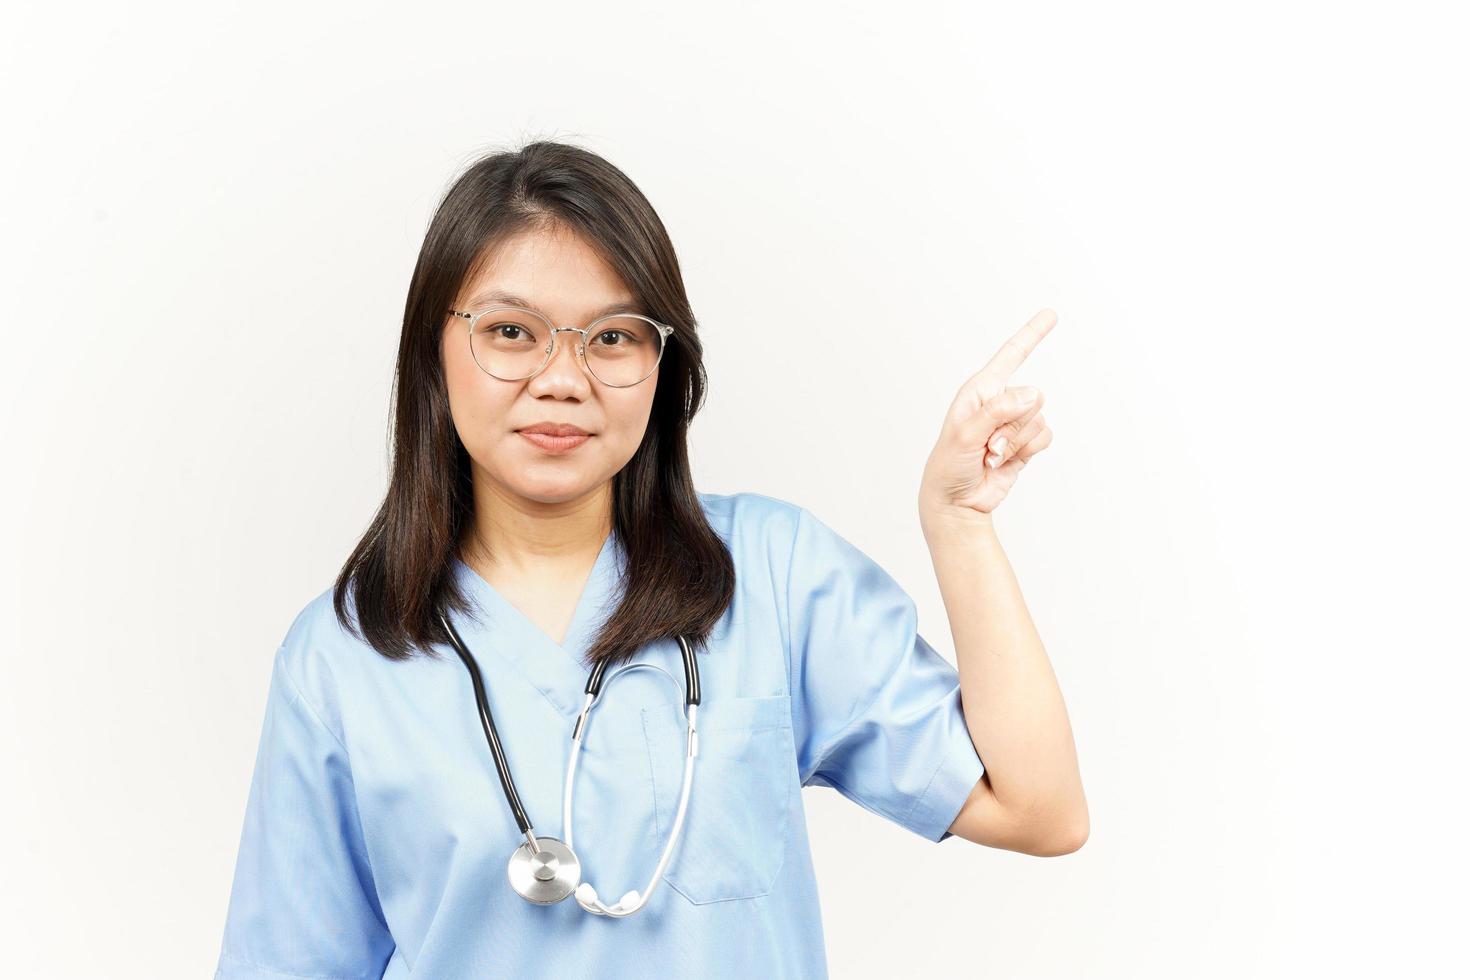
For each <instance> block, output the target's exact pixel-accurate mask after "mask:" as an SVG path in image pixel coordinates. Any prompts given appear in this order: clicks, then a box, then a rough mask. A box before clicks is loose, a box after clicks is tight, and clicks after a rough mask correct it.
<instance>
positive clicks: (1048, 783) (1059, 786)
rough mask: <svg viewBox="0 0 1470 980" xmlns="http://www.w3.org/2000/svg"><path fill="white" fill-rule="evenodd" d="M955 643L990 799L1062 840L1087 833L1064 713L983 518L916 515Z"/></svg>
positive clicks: (1057, 690)
mask: <svg viewBox="0 0 1470 980" xmlns="http://www.w3.org/2000/svg"><path fill="white" fill-rule="evenodd" d="M922 524H923V528H924V537H925V540H926V541H927V542H928V544H929V554H930V557H931V559H932V560H933V563H934V571H935V574H936V576H937V577H938V579H939V590H940V594H941V595H942V597H943V599H944V608H945V611H946V612H947V613H948V615H949V624H950V630H951V632H952V633H953V635H954V645H955V656H956V660H957V661H958V668H959V674H960V695H961V699H962V701H963V704H964V714H965V724H966V727H968V728H969V731H970V738H971V740H972V741H973V742H974V743H975V748H976V750H977V751H978V752H979V754H980V758H981V760H982V761H983V762H984V763H985V770H986V778H987V779H988V781H989V783H990V787H991V791H992V792H993V793H994V795H995V799H996V800H997V801H998V802H999V803H1000V805H1001V806H1003V807H1004V808H1005V809H1006V810H1007V811H1009V812H1011V813H1014V814H1016V815H1018V816H1022V817H1024V818H1025V819H1026V820H1028V821H1031V822H1035V823H1041V824H1047V825H1050V826H1053V827H1054V828H1055V829H1056V832H1057V833H1058V834H1062V835H1067V834H1069V833H1074V832H1075V831H1076V828H1077V827H1079V826H1081V827H1084V828H1085V826H1086V823H1087V803H1086V799H1085V797H1084V795H1083V791H1082V778H1081V774H1080V772H1079V771H1078V765H1077V750H1076V746H1075V745H1074V743H1073V738H1072V726H1071V723H1070V722H1069V721H1068V719H1067V709H1066V705H1065V704H1064V702H1063V700H1062V694H1061V689H1060V687H1059V686H1058V684H1057V679H1056V675H1055V674H1054V673H1053V671H1052V667H1051V662H1050V660H1049V659H1048V658H1047V655H1046V650H1045V648H1044V647H1043V646H1042V643H1041V637H1040V635H1038V633H1037V631H1036V626H1035V624H1034V623H1032V621H1031V614H1030V612H1029V611H1028V610H1027V608H1026V603H1025V600H1024V599H1023V597H1022V595H1021V588H1020V584H1019V583H1018V582H1017V581H1016V576H1015V573H1014V572H1013V571H1012V569H1011V565H1010V562H1009V561H1008V560H1007V559H1006V555H1005V551H1004V550H1003V549H1002V548H1001V544H1000V539H999V537H998V536H997V535H996V532H995V527H994V524H993V523H992V521H991V518H990V516H989V515H988V514H981V513H978V512H976V511H973V510H966V511H963V512H961V511H960V510H958V509H956V510H955V511H953V512H950V511H939V512H937V513H935V512H928V513H923V514H922Z"/></svg>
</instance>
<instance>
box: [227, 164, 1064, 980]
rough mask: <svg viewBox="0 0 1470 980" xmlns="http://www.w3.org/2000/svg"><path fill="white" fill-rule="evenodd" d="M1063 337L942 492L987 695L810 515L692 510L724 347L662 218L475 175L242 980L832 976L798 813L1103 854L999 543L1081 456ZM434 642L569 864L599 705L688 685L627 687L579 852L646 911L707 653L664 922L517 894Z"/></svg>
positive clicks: (297, 701) (946, 589) (615, 195)
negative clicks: (815, 802) (1068, 460)
mask: <svg viewBox="0 0 1470 980" xmlns="http://www.w3.org/2000/svg"><path fill="white" fill-rule="evenodd" d="M1053 319H1054V318H1053V317H1052V316H1051V315H1050V311H1043V315H1041V316H1038V318H1037V319H1035V320H1033V321H1032V322H1031V323H1030V324H1028V325H1027V326H1026V328H1023V330H1022V331H1021V332H1020V333H1018V334H1017V335H1016V336H1015V337H1014V338H1012V339H1011V341H1008V342H1007V344H1006V345H1005V346H1004V347H1003V348H1002V349H1001V351H1000V353H998V354H997V355H996V358H995V359H994V360H993V361H992V362H991V363H990V364H988V365H986V367H985V368H984V369H983V370H982V371H981V372H979V373H978V374H976V375H975V376H974V377H973V378H971V379H970V381H969V382H967V383H966V385H965V387H964V388H962V389H961V391H960V394H959V395H958V396H957V397H956V399H955V403H954V405H953V406H952V407H951V409H950V412H949V414H948V416H947V417H946V420H945V424H944V427H943V430H942V432H941V435H940V439H939V443H938V444H937V445H936V447H935V451H934V453H933V454H932V455H931V457H930V460H929V463H928V466H927V467H926V470H925V474H924V480H923V484H922V486H923V489H922V491H921V496H920V508H921V515H922V517H923V527H924V531H925V535H926V539H927V540H928V542H929V545H930V548H931V552H932V553H933V556H934V562H935V568H936V571H937V573H938V574H939V577H940V583H941V588H942V592H943V595H944V601H945V605H946V609H947V610H948V611H949V614H950V618H951V625H952V627H953V630H954V635H955V643H956V647H957V654H958V660H959V669H958V670H956V669H955V668H954V667H952V666H950V664H949V663H948V662H947V661H946V660H944V658H942V657H941V656H940V655H939V654H938V653H937V652H936V651H935V650H934V649H933V648H932V647H931V646H930V645H929V644H928V643H927V642H926V641H925V640H924V639H923V637H921V636H920V635H919V633H918V631H917V622H916V615H915V606H914V603H913V601H912V600H911V599H910V597H909V596H908V595H907V594H906V593H905V592H904V590H903V589H902V588H901V587H900V586H899V585H898V583H897V582H895V581H894V580H893V579H892V578H891V577H890V576H889V575H888V574H887V573H885V572H884V570H883V569H882V568H881V567H879V566H878V565H877V564H876V563H874V562H873V561H872V560H871V559H870V558H868V557H867V556H866V555H864V554H863V553H862V552H861V551H859V550H858V549H857V548H855V547H854V546H853V545H852V544H850V543H849V542H847V541H846V540H845V539H843V538H842V537H840V536H839V535H838V534H837V533H835V532H834V531H833V530H832V529H831V528H829V527H828V526H827V525H825V524H824V523H822V521H821V520H819V519H818V517H817V516H816V515H814V514H813V513H812V512H811V511H809V510H807V509H805V508H803V507H801V506H797V505H795V504H792V503H788V502H786V501H782V500H779V499H776V498H773V497H769V496H765V495H762V494H758V493H749V492H746V493H733V494H716V493H708V492H701V491H697V490H695V489H694V482H693V479H692V476H691V473H690V467H689V462H688V454H687V449H686V433H687V431H688V427H689V424H690V421H691V420H692V418H693V416H694V414H695V412H696V411H697V410H698V407H699V405H700V404H701V403H702V399H703V395H704V390H705V379H704V371H703V364H702V360H701V344H700V339H699V335H698V332H697V329H696V321H695V319H694V317H693V314H692V311H691V309H690V306H689V302H688V299H687V297H686V294H685V290H684V286H683V282H682V280H681V277H680V272H679V266H678V261H677V259H676V257H675V253H674V250H673V247H672V245H671V243H670V242H669V239H668V236H667V234H666V232H665V230H664V227H663V225H662V223H661V222H660V221H659V219H658V217H657V215H656V214H655V213H654V211H653V209H652V207H651V206H650V205H649V203H648V201H647V200H646V199H645V198H644V196H643V195H642V194H641V193H640V192H639V191H638V189H637V188H636V187H635V186H634V185H633V183H632V182H631V181H630V180H629V179H628V178H627V177H626V176H625V175H624V174H623V173H622V172H621V171H619V170H618V169H617V168H615V167H613V166H612V165H611V164H609V163H608V162H607V161H605V160H603V159H602V158H601V157H599V156H597V155H595V154H593V153H590V152H588V151H586V150H584V149H581V148H577V147H573V146H568V145H565V144H560V143H554V142H538V143H533V144H530V145H528V146H526V147H523V148H522V149H520V150H518V151H514V152H503V153H496V154H493V155H490V156H487V157H485V158H484V159H482V160H480V161H478V162H477V163H475V164H474V165H473V166H472V167H470V168H469V169H468V170H467V171H466V172H465V173H464V174H462V175H461V176H460V177H459V178H458V179H457V180H456V181H455V183H454V184H453V185H452V186H451V188H450V189H449V191H448V192H447V194H446V195H445V197H444V198H443V200H442V201H441V202H440V205H439V207H438V209H437V211H436V214H435V216H434V218H433V221H432V223H431V225H430V227H429V229H428V232H427V234H426V236H425V240H424V243H423V248H422V250H421V252H420V255H419V260H418V264H417V267H416V268H415V270H414V274H413V279H412V282H411V284H410V288H409V294H408V301H407V306H406V310H405V314H404V321H403V330H402V334H401V337H400V347H399V358H398V365H397V377H396V387H395V413H394V446H393V464H392V472H391V478H390V484H389V487H388V491H387V494H386V498H385V500H384V501H383V504H382V507H381V508H380V509H379V511H378V513H377V515H376V516H375V517H374V519H373V521H372V523H371V525H370V527H369V528H368V531H367V533H366V534H365V535H364V536H363V538H362V540H361V542H360V543H359V544H358V546H357V548H356V549H355V550H354V551H353V553H352V555H351V556H350V557H349V559H348V560H347V562H346V563H345V565H344V567H343V569H342V572H341V574H340V576H339V577H338V580H337V581H336V583H335V584H334V586H333V587H332V588H330V589H327V590H325V591H323V592H322V593H321V594H320V595H318V596H317V597H315V598H314V599H313V600H311V601H310V602H309V603H307V604H306V606H305V607H304V608H303V609H302V610H301V611H300V613H299V614H298V615H297V616H296V618H295V620H294V622H292V623H291V625H290V628H289V629H288V630H287V631H286V634H285V637H284V640H283V642H282V643H281V646H280V648H279V649H278V650H277V652H276V655H275V660H274V664H273V667H272V671H271V675H270V687H269V694H268V698H267V702H266V710H265V720H264V725H263V728H262V731H261V736H260V743H259V749H258V754H257V757H256V762H255V768H254V772H253V777H252V781H251V785H250V794H249V799H248V802H247V806H246V811H245V820H244V828H243V833H242V835H241V838H240V847H239V856H238V861H237V866H236V870H235V875H234V882H233V888H232V892H231V896H230V902H229V911H228V917H227V921H226V924H225V930H224V941H223V945H222V949H221V953H220V957H219V964H218V971H217V973H216V977H217V978H220V980H280V978H282V977H315V978H343V980H345V978H363V977H389V978H400V977H426V978H433V980H442V978H458V977H466V978H468V977H540V976H548V977H550V976H557V977H591V976H596V977H639V978H646V977H648V976H650V975H661V976H676V977H700V978H720V977H740V978H749V977H821V976H825V975H826V963H825V951H824V944H823V935H822V926H821V919H820V914H819V905H818V898H817V884H816V881H815V880H814V877H813V873H812V861H811V852H810V848H809V842H808V838H807V828H806V821H805V819H804V815H803V809H802V797H801V789H802V787H804V786H813V785H817V786H829V787H832V788H834V789H836V790H837V791H838V792H840V793H841V794H843V795H844V796H846V797H848V798H849V799H851V800H853V801H854V802H856V803H858V804H859V805H861V806H863V807H865V808H867V809H869V810H871V811H872V812H874V813H876V814H879V815H880V816H883V817H885V818H887V819H889V820H892V821H894V822H895V823H897V824H899V825H901V826H904V827H907V828H908V829H910V830H912V831H913V832H914V833H916V834H919V835H921V836H922V837H925V838H927V839H929V840H932V841H943V840H945V839H947V838H949V837H950V836H952V835H954V836H959V837H961V838H963V839H965V840H971V841H976V842H979V843H985V844H989V845H991V846H998V847H1006V848H1009V849H1012V850H1018V851H1023V852H1026V853H1033V854H1061V853H1066V852H1068V851H1071V850H1075V849H1076V848H1077V847H1079V846H1081V843H1082V840H1083V839H1085V837H1086V826H1087V816H1086V805H1085V802H1084V801H1083V797H1082V791H1081V783H1080V779H1079V777H1078V775H1077V766H1076V758H1075V751H1074V749H1073V745H1072V737H1071V732H1070V728H1069V727H1068V725H1067V721H1066V713H1065V709H1064V707H1063V704H1062V701H1061V697H1060V694H1059V692H1058V691H1057V688H1056V683H1055V679H1054V677H1053V676H1052V673H1051V669H1050V665H1049V663H1048V661H1047V659H1046V656H1045V653H1044V652H1043V651H1042V649H1041V645H1040V640H1039V638H1037V637H1036V635H1035V630H1034V628H1033V627H1032V626H1031V623H1030V619H1029V617H1028V616H1027V615H1026V612H1025V606H1024V603H1023V602H1022V601H1021V598H1020V593H1019V589H1018V588H1016V586H1015V581H1014V577H1013V576H1012V575H1011V573H1010V569H1009V566H1008V565H1007V564H1006V563H1005V559H1004V556H1003V554H1002V553H1001V552H1000V550H999V547H998V544H997V543H996V542H995V541H994V536H993V535H994V531H993V528H992V527H991V526H990V523H989V518H990V513H991V511H992V510H993V509H994V507H995V505H996V504H997V503H999V501H1000V499H1001V498H1003V497H1004V495H1005V493H1006V491H1007V490H1008V489H1009V488H1010V486H1011V485H1012V484H1013V483H1014V481H1015V478H1016V475H1017V473H1018V472H1019V470H1020V468H1021V467H1022V466H1024V465H1025V463H1026V461H1027V460H1029V459H1030V458H1031V457H1032V456H1033V455H1034V454H1035V453H1036V452H1038V451H1039V450H1040V449H1042V448H1044V447H1045V446H1046V444H1047V443H1048V442H1049V441H1050V430H1049V429H1048V428H1047V427H1046V425H1045V423H1044V422H1043V421H1042V418H1041V415H1040V413H1039V408H1040V398H1039V396H1037V397H1033V398H1031V399H1030V400H1029V401H1028V400H1027V399H1026V397H1025V396H1026V395H1027V394H1028V393H1030V394H1033V395H1035V394H1036V393H1035V392H1034V389H1025V388H1009V387H1006V385H1005V381H1006V379H1007V377H1008V375H1009V374H1010V372H1011V371H1012V370H1014V368H1015V367H1016V366H1017V365H1019V363H1020V360H1021V359H1022V358H1024V356H1025V354H1026V353H1028V352H1029V350H1030V349H1031V347H1032V346H1034V344H1035V343H1036V341H1037V340H1039V339H1040V337H1041V336H1042V335H1044V334H1045V332H1046V331H1047V330H1048V329H1049V328H1050V326H1051V322H1052V321H1053ZM553 325H554V327H553ZM781 328H782V325H781V324H779V323H773V324H771V325H770V332H769V333H767V334H764V335H752V336H751V337H750V338H749V343H751V344H754V345H772V344H778V343H779V333H780V330H781ZM579 331H580V332H579ZM773 356H779V355H777V354H775V353H774V352H773ZM440 612H442V613H443V614H444V615H445V617H446V620H447V622H448V623H450V624H452V625H453V627H454V630H455V633H457V635H458V637H459V638H461V639H462V640H463V642H464V644H465V646H466V648H467V649H468V651H469V652H470V653H472V655H473V658H474V661H475V663H476V664H477V667H478V671H479V676H480V678H481V680H482V682H483V688H484V691H485V695H486V698H487V707H488V709H489V710H490V712H491V713H493V719H494V722H493V724H494V728H495V730H496V732H497V733H498V736H499V740H500V743H501V746H502V749H503V752H504V755H505V759H506V762H507V764H508V767H509V770H510V773H511V774H512V776H513V779H514V783H515V789H516V791H517V794H518V796H519V799H520V801H521V802H522V804H523V805H524V808H525V811H526V814H527V816H528V818H529V820H530V821H531V822H532V823H533V824H534V826H535V833H536V834H537V835H541V836H550V837H557V838H561V839H565V836H566V830H567V828H564V827H562V822H563V821H562V801H563V790H564V778H565V774H566V766H567V755H568V749H569V746H570V737H571V733H572V728H573V724H574V722H575V720H576V718H577V716H578V715H579V713H580V712H581V710H582V708H583V704H584V701H585V695H584V688H585V685H586V683H587V677H588V669H589V668H590V667H591V666H592V665H593V664H594V663H596V662H597V661H599V660H607V661H608V663H609V668H608V674H609V675H612V673H613V671H614V670H615V669H616V667H618V666H622V665H626V664H630V663H648V664H654V665H657V666H660V667H663V668H664V670H665V671H667V674H668V676H665V675H664V674H662V673H660V672H658V671H654V670H646V669H637V670H629V671H627V672H626V673H625V674H621V675H617V676H616V677H615V679H613V680H611V681H609V682H607V683H606V687H605V689H604V694H603V696H602V697H601V699H600V700H599V701H598V703H597V706H596V708H595V710H594V712H593V713H592V715H591V717H590V719H589V722H588V726H587V730H586V732H585V733H584V746H583V748H582V752H581V756H580V760H579V763H578V768H577V771H576V783H575V797H574V810H573V815H572V817H573V828H574V830H575V850H576V853H577V856H578V858H579V859H580V864H581V866H580V876H581V878H582V879H583V880H585V881H589V882H591V883H593V884H594V885H595V886H596V887H597V888H598V890H599V893H600V895H601V897H602V898H603V900H604V901H606V902H608V903H611V902H613V901H614V900H615V899H616V898H617V897H618V896H620V895H622V894H623V893H624V892H625V891H628V890H631V889H643V888H645V885H646V884H647V881H646V879H647V877H648V876H649V875H650V874H651V872H652V869H653V868H654V867H655V866H656V864H657V862H658V859H659V856H660V853H661V852H662V849H663V847H664V845H665V843H666V842H667V841H668V838H669V833H670V830H671V828H672V824H673V823H674V817H675V813H676V810H677V805H678V799H679V793H680V780H681V776H682V774H683V763H684V758H685V749H686V735H685V714H684V711H683V696H684V690H683V683H684V673H683V668H682V659H681V650H680V647H679V644H678V643H677V641H676V639H675V638H676V637H679V636H683V637H686V638H688V639H689V640H690V642H691V644H692V645H693V648H694V649H695V651H696V662H697V664H698V670H699V680H700V692H701V697H700V701H699V705H698V709H697V719H698V721H697V728H698V746H699V749H698V754H697V756H696V757H695V760H694V768H693V785H692V789H691V792H690V795H689V800H688V805H687V811H686V814H685V819H684V822H683V824H682V830H681V834H680V836H679V838H678V841H677V846H676V848H675V850H674V852H673V855H672V858H671V861H670V863H669V864H668V865H667V868H666V871H665V873H664V875H663V877H662V881H661V882H660V884H659V886H658V887H656V888H655V889H654V890H653V892H652V893H651V894H650V896H649V898H648V902H647V904H646V905H645V906H644V907H643V908H641V909H640V910H639V911H637V912H636V913H634V914H631V915H627V916H618V917H615V916H607V915H595V914H589V913H588V912H587V911H586V910H584V908H583V907H581V906H580V905H579V903H578V902H577V900H576V899H575V898H568V899H565V900H562V901H559V902H556V903H553V904H534V903H532V902H530V901H527V900H526V899H525V898H523V897H522V896H521V895H519V894H518V893H517V892H516V891H515V890H513V888H512V887H511V884H510V882H509V880H508V876H507V861H508V860H509V858H510V856H511V854H512V852H514V851H515V850H516V849H517V847H518V846H520V845H521V844H522V843H524V841H525V835H524V834H523V833H522V830H521V828H520V827H518V825H517V821H516V819H515V818H514V816H513V813H512V811H511V809H510V807H509V806H508V802H507V796H506V792H505V790H504V789H503V787H502V782H501V780H500V778H499V776H498V770H497V766H496V764H495V760H494V758H493V756H492V754H491V751H490V748H489V745H488V742H487V729H486V726H485V725H484V723H483V722H482V719H481V717H480V714H479V712H478V710H477V707H476V703H475V694H474V684H473V679H472V677H471V676H470V674H469V671H468V670H467V667H468V663H467V662H466V661H464V660H463V659H462V658H461V657H459V656H456V650H455V647H454V645H453V643H452V642H451V637H450V635H449V634H448V633H447V631H445V629H444V621H441V620H440V619H439V614H440ZM671 678H672V679H674V681H675V682H674V683H670V679H671ZM982 756H983V757H984V758H985V760H986V762H985V763H984V764H982V762H981V758H982ZM879 884H881V883H876V882H875V885H879Z"/></svg>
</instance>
